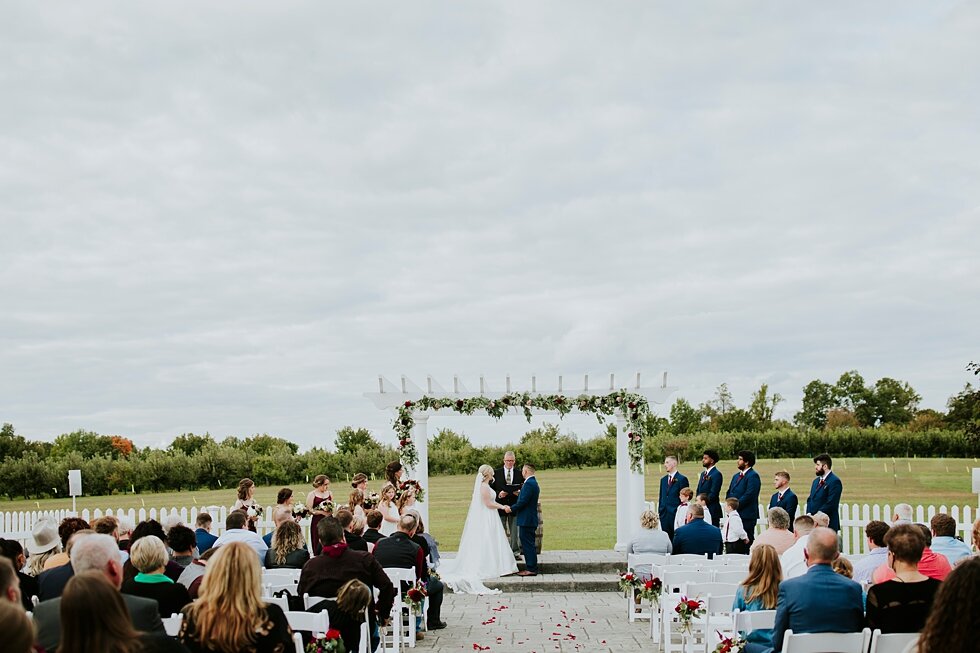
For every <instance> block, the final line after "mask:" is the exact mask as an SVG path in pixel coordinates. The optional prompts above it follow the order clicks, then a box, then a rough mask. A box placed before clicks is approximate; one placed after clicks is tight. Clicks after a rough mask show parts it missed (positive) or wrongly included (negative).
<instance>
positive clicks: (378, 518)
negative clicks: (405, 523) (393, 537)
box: [364, 510, 384, 544]
mask: <svg viewBox="0 0 980 653" xmlns="http://www.w3.org/2000/svg"><path fill="white" fill-rule="evenodd" d="M364 519H365V521H367V529H366V530H365V531H364V539H365V540H367V541H368V542H369V543H370V544H377V543H378V540H380V539H381V538H382V537H384V535H382V534H381V530H380V529H381V523H382V522H383V521H384V515H382V514H381V511H380V510H368V511H367V512H366V513H365V514H364Z"/></svg>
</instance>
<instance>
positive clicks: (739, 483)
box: [725, 467, 762, 543]
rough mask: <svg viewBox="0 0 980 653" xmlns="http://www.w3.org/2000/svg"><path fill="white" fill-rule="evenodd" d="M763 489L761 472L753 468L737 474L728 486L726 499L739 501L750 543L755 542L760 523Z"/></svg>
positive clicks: (741, 515)
mask: <svg viewBox="0 0 980 653" xmlns="http://www.w3.org/2000/svg"><path fill="white" fill-rule="evenodd" d="M761 489H762V479H761V478H759V472H757V471H755V469H753V468H752V467H749V468H748V469H747V470H745V473H744V474H742V473H739V474H736V475H735V476H734V477H732V480H731V483H729V485H728V494H726V495H725V498H726V499H731V498H735V499H738V516H739V517H741V518H742V525H743V526H745V532H746V533H748V535H749V543H752V542H754V541H755V525H756V524H757V523H758V522H759V490H761Z"/></svg>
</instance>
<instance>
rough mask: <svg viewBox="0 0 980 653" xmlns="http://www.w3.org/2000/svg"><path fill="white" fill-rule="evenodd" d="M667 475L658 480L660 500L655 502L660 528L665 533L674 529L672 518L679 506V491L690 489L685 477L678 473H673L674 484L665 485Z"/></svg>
mask: <svg viewBox="0 0 980 653" xmlns="http://www.w3.org/2000/svg"><path fill="white" fill-rule="evenodd" d="M667 476H668V475H667V474H664V476H663V478H661V479H660V500H659V501H658V502H657V505H658V507H657V512H658V513H660V528H661V529H663V530H665V531H668V532H669V531H672V530H673V529H674V517H675V516H676V515H677V508H678V507H680V505H681V490H683V489H684V488H686V487H690V486H691V484H690V483H689V482H688V480H687V477H686V476H684V475H683V474H681V473H680V472H674V482H673V483H671V484H668V483H667Z"/></svg>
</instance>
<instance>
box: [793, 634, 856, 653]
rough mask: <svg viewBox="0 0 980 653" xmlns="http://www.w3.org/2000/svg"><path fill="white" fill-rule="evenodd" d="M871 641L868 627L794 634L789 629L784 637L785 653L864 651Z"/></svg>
mask: <svg viewBox="0 0 980 653" xmlns="http://www.w3.org/2000/svg"><path fill="white" fill-rule="evenodd" d="M870 641H871V631H870V630H869V629H867V628H865V629H864V630H862V631H861V632H859V633H806V634H802V633H801V634H794V633H793V631H792V630H787V631H786V634H785V635H784V637H783V653H864V652H865V651H866V650H868V643H869V642H870Z"/></svg>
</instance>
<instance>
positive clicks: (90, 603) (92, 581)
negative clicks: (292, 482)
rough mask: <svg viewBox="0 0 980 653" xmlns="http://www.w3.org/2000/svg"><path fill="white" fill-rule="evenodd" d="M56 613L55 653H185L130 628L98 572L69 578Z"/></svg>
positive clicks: (153, 635) (155, 636) (162, 638)
mask: <svg viewBox="0 0 980 653" xmlns="http://www.w3.org/2000/svg"><path fill="white" fill-rule="evenodd" d="M252 555H253V556H254V555H255V554H254V553H253V554H252ZM59 612H60V616H61V633H60V635H59V638H60V639H59V644H58V653H91V652H93V651H99V653H151V652H152V653H167V652H171V651H173V652H180V651H185V649H184V648H183V647H182V646H181V645H180V644H178V643H177V642H176V641H175V640H173V639H172V638H170V637H167V636H166V635H165V634H162V633H161V634H156V633H143V632H140V631H138V630H136V629H134V628H133V623H132V621H131V620H130V617H129V610H128V609H127V608H126V603H125V602H124V601H123V597H122V594H120V593H119V591H118V590H117V589H116V588H115V587H114V586H113V585H112V583H111V582H109V579H107V578H106V577H105V576H104V575H103V574H102V572H100V571H86V572H82V573H80V574H78V575H77V576H73V577H72V578H71V579H70V580H69V581H68V583H67V584H66V585H65V591H64V593H62V595H61V605H60V606H59ZM3 633H4V643H5V644H6V643H7V640H6V638H7V634H8V631H7V630H6V629H3ZM4 650H7V649H4Z"/></svg>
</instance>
